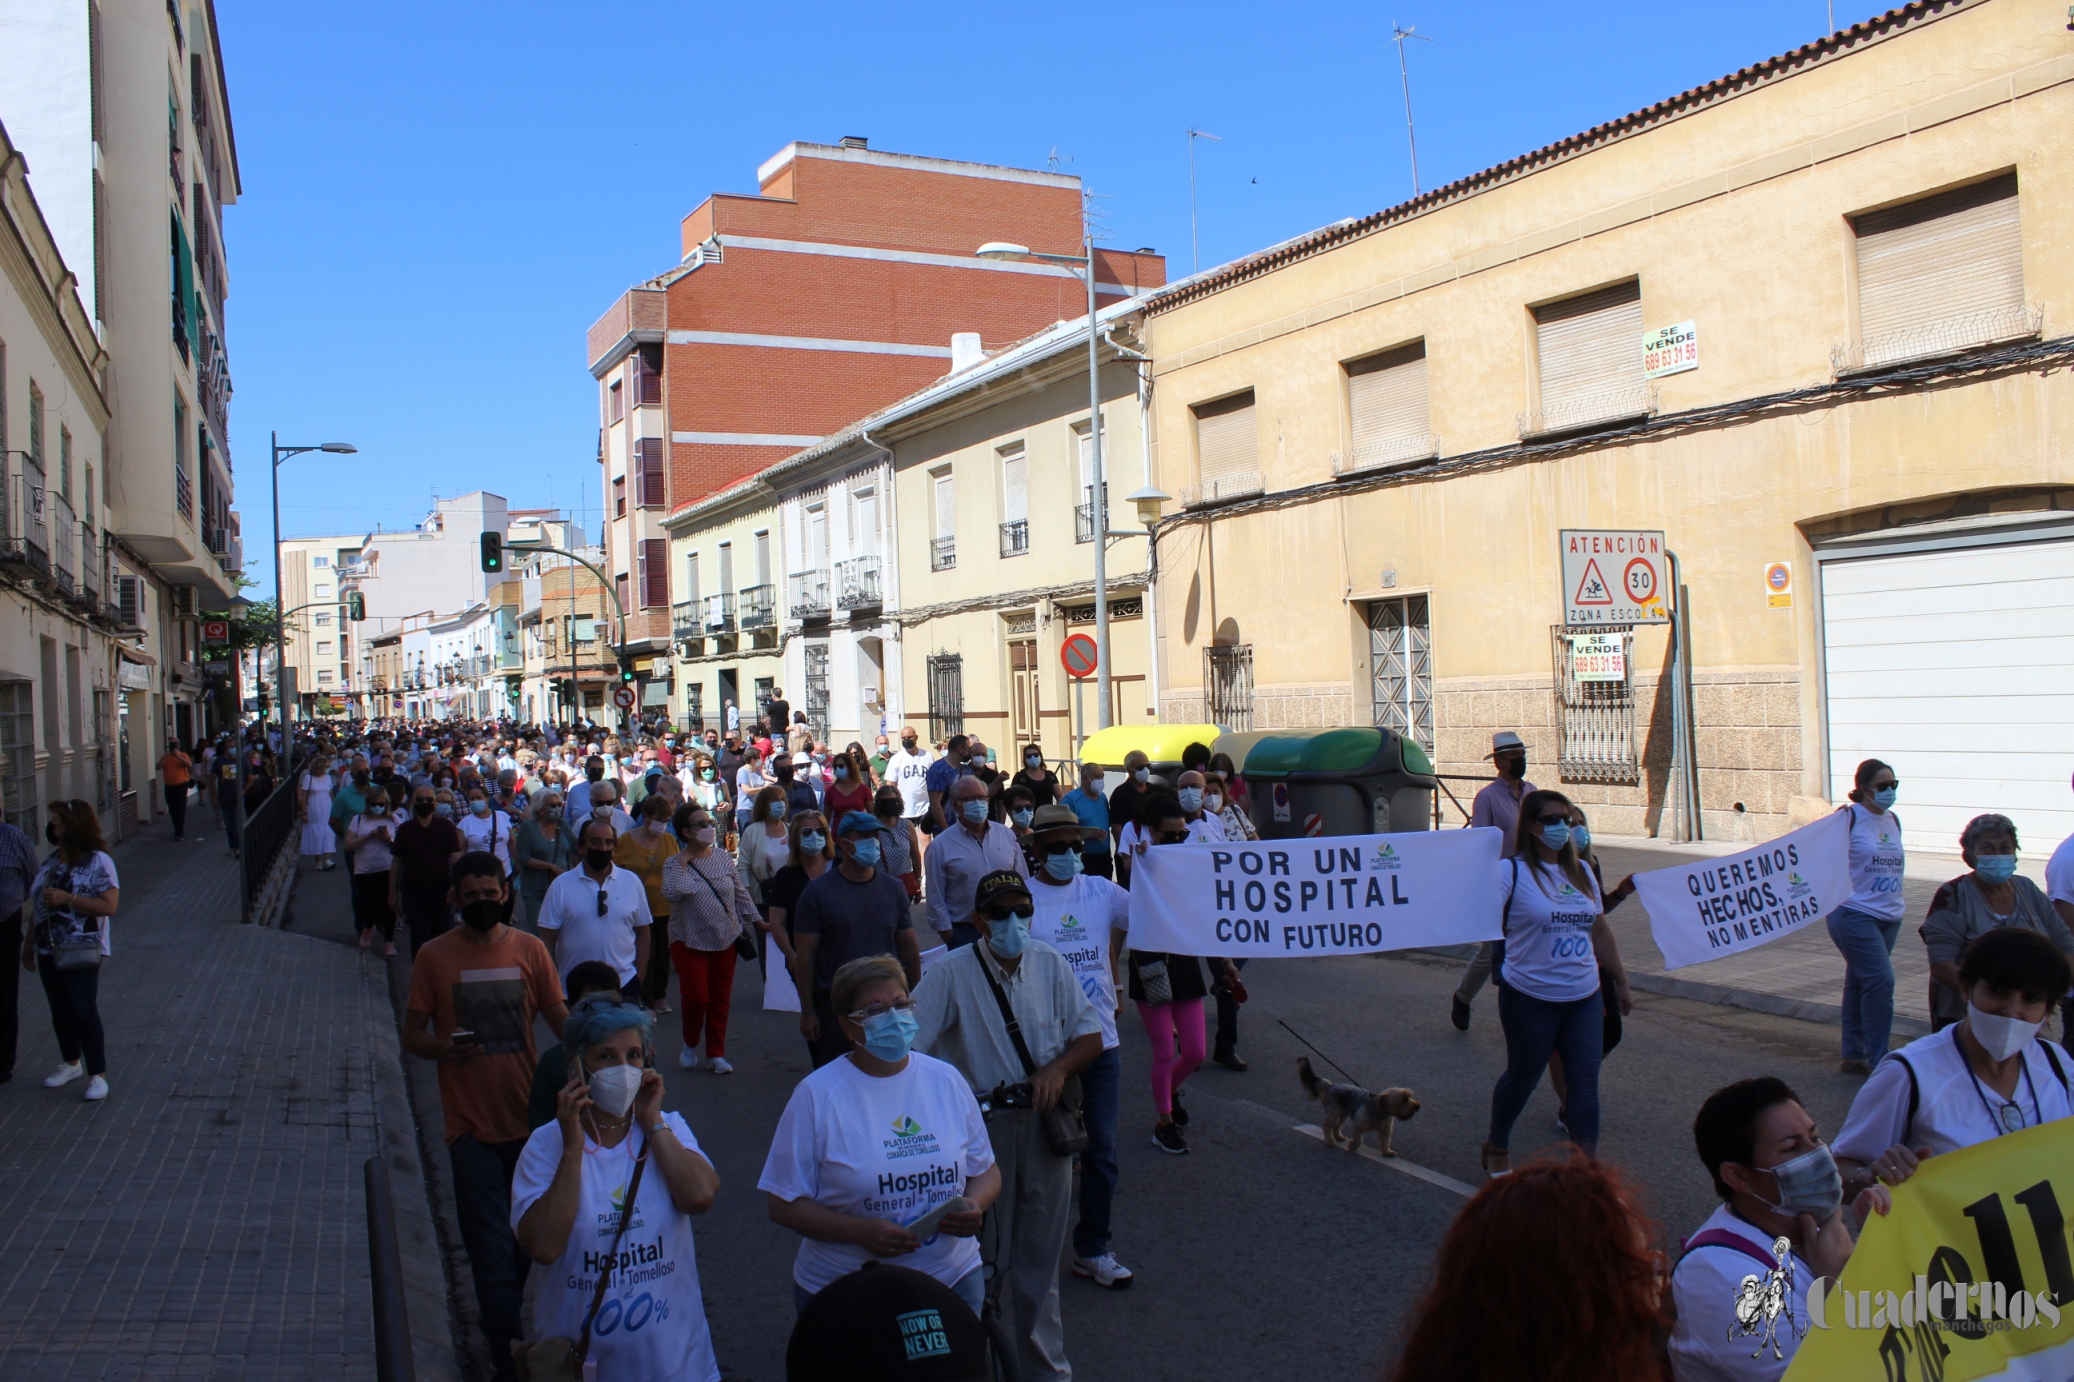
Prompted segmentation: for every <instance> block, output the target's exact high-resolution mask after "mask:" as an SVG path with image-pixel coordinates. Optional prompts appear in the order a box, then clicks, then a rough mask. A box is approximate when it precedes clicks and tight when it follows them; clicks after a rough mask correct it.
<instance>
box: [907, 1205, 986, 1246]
mask: <svg viewBox="0 0 2074 1382" xmlns="http://www.w3.org/2000/svg"><path fill="white" fill-rule="evenodd" d="M971 1208H972V1201H970V1200H968V1199H966V1198H965V1197H964V1196H963V1195H953V1196H951V1197H950V1198H949V1199H947V1200H945V1201H944V1202H943V1203H942V1204H939V1205H937V1206H936V1207H935V1208H934V1209H932V1210H930V1211H929V1212H928V1213H927V1214H924V1215H923V1216H922V1217H921V1218H919V1219H917V1220H915V1221H914V1222H913V1223H911V1224H909V1225H908V1226H907V1231H908V1232H909V1233H912V1234H913V1235H914V1236H915V1241H917V1242H921V1243H926V1242H928V1241H929V1240H930V1239H931V1238H934V1237H935V1236H936V1229H937V1226H938V1225H940V1224H941V1223H942V1222H943V1218H944V1216H945V1215H946V1214H962V1213H964V1212H965V1211H966V1210H969V1209H971Z"/></svg>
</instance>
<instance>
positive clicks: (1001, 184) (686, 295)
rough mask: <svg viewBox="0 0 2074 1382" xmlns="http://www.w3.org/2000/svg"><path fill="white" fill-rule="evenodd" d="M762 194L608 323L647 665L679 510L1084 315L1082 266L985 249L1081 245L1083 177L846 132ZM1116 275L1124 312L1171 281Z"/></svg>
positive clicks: (807, 151)
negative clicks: (1010, 244) (957, 361)
mask: <svg viewBox="0 0 2074 1382" xmlns="http://www.w3.org/2000/svg"><path fill="white" fill-rule="evenodd" d="M757 189H758V190H757V192H756V193H755V194H754V195H740V194H734V193H716V194H714V195H713V196H712V197H710V198H708V199H707V200H706V201H705V202H704V203H703V204H701V205H700V206H699V207H698V209H696V210H695V211H693V212H692V213H691V214H690V215H688V216H686V217H685V218H684V221H683V224H682V246H683V258H682V260H681V262H680V263H679V264H678V265H677V266H676V267H674V268H672V269H670V270H668V271H667V272H665V273H663V274H660V275H658V276H656V277H654V278H652V279H649V280H647V281H646V282H644V283H641V284H639V285H637V286H635V287H633V288H630V289H628V290H627V292H625V293H624V294H622V295H621V297H620V299H619V301H618V302H616V303H614V304H613V306H612V308H611V310H610V311H608V312H607V313H606V314H605V315H604V316H603V317H601V318H599V320H598V322H597V323H596V324H595V325H593V326H592V327H591V329H590V334H589V340H588V358H589V361H590V370H591V374H592V376H593V377H594V378H596V380H597V381H598V402H599V438H598V460H599V464H600V471H601V476H600V479H601V483H602V485H603V490H604V501H605V518H606V521H605V550H606V555H607V567H606V569H607V570H608V571H609V572H611V573H612V574H613V577H614V582H615V586H616V589H617V593H618V594H619V596H620V598H621V601H622V603H623V604H624V606H625V608H626V612H627V621H628V632H629V644H630V646H629V647H628V649H627V651H629V652H632V653H642V654H653V653H657V652H662V651H665V650H666V649H667V648H668V646H669V641H670V603H671V586H672V577H671V572H670V557H669V540H668V534H667V533H666V532H665V531H664V529H663V521H664V520H665V519H666V518H667V517H668V516H669V514H670V513H671V512H672V511H674V510H678V509H682V508H685V507H687V506H689V505H691V504H694V503H697V502H698V501H700V500H701V499H705V498H707V497H710V496H712V495H714V494H717V493H719V492H720V491H722V490H724V489H726V488H727V487H728V486H730V485H732V484H735V483H737V482H739V481H741V480H742V479H744V478H746V477H748V476H750V475H753V474H755V473H756V472H758V471H760V470H762V469H763V468H765V467H767V466H770V465H772V464H775V463H776V462H778V461H780V460H783V459H784V458H785V457H787V456H789V455H792V454H793V453H794V452H796V451H798V450H799V449H800V448H802V447H806V446H811V445H813V444H814V443H816V442H818V441H820V440H821V439H822V438H823V437H825V436H828V435H830V434H832V433H835V432H837V431H840V430H841V429H842V428H843V426H844V425H846V424H848V423H850V422H854V421H855V420H856V419H858V418H860V417H863V416H865V415H866V414H868V413H871V412H873V411H874V410H876V409H878V408H881V407H883V406H885V405H886V404H888V403H891V402H892V401H894V400H895V399H898V398H902V397H905V396H906V395H908V394H910V393H913V392H914V391H915V390H917V389H919V388H921V387H923V386H924V385H926V384H928V383H929V382H930V381H932V380H934V379H937V378H939V377H941V376H942V375H943V374H945V373H947V372H948V371H949V370H950V368H951V366H952V358H953V357H952V351H953V337H963V338H964V342H963V344H962V345H961V346H960V349H961V350H963V351H966V352H969V354H970V357H971V358H975V359H976V358H977V357H978V355H979V353H980V352H981V351H982V350H989V349H997V348H999V347H1002V346H1005V345H1008V344H1009V343H1011V342H1014V341H1016V340H1019V339H1021V338H1022V337H1024V336H1027V335H1028V334H1030V333H1031V332H1032V331H1034V330H1037V329H1039V328H1041V327H1044V326H1047V325H1049V324H1050V323H1052V322H1055V321H1058V320H1061V319H1063V318H1069V317H1075V316H1079V315H1082V314H1083V313H1084V312H1085V311H1086V305H1085V304H1086V298H1085V292H1086V290H1085V288H1084V287H1083V286H1082V284H1081V282H1080V279H1079V278H1078V277H1077V275H1075V274H1073V273H1072V272H1070V271H1069V270H1067V269H1064V268H1060V267H1056V266H1051V265H1043V264H1033V263H1012V262H1000V261H994V260H985V259H980V258H978V257H977V256H976V255H975V254H974V251H975V250H976V249H977V248H978V247H979V246H980V245H981V244H983V243H985V242H987V241H990V240H1009V241H1014V242H1017V243H1021V244H1026V245H1029V246H1031V247H1033V248H1035V249H1038V250H1042V251H1047V252H1052V253H1061V254H1068V253H1074V252H1076V251H1077V250H1078V247H1079V243H1080V235H1081V189H1080V179H1079V178H1077V177H1071V176H1067V175H1064V174H1059V173H1046V172H1036V171H1033V170H1030V169H1023V168H1002V167H995V166H993V165H989V164H980V163H957V162H951V161H948V160H943V159H934V158H920V157H915V156H912V155H907V154H893V153H883V152H880V151H878V150H874V149H870V148H867V147H866V145H865V141H864V140H862V139H845V140H844V141H842V143H841V144H840V145H826V144H804V143H795V144H789V145H787V146H786V147H785V148H784V149H782V150H780V151H779V152H778V154H777V155H776V156H774V157H773V158H771V159H770V160H769V161H768V162H766V163H765V164H764V165H763V166H762V167H761V168H759V169H758V170H757ZM1097 270H1098V271H1097V280H1096V281H1097V284H1098V286H1099V287H1100V288H1101V290H1102V291H1101V296H1100V300H1101V302H1102V303H1103V304H1105V305H1106V304H1107V303H1110V302H1114V301H1119V300H1121V299H1122V298H1124V297H1127V296H1130V295H1132V294H1134V293H1137V292H1140V291H1143V290H1145V289H1148V288H1153V287H1157V286H1159V285H1161V284H1163V283H1164V282H1165V280H1166V268H1165V261H1164V260H1163V259H1162V258H1160V256H1158V255H1156V254H1153V253H1152V252H1151V251H1149V250H1142V251H1137V252H1134V253H1133V252H1115V251H1108V250H1098V251H1097ZM780 574H783V573H780Z"/></svg>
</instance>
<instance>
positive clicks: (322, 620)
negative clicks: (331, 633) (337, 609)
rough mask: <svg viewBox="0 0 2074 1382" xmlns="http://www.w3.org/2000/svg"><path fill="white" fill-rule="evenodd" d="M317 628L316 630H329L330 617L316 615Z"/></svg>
mask: <svg viewBox="0 0 2074 1382" xmlns="http://www.w3.org/2000/svg"><path fill="white" fill-rule="evenodd" d="M317 627H318V628H320V629H328V628H330V627H331V616H330V615H328V614H320V615H318V616H317Z"/></svg>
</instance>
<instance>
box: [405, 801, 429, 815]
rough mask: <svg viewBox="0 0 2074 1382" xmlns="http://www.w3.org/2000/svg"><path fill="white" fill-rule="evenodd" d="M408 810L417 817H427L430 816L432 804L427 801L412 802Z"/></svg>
mask: <svg viewBox="0 0 2074 1382" xmlns="http://www.w3.org/2000/svg"><path fill="white" fill-rule="evenodd" d="M410 809H411V810H412V811H413V812H414V813H415V814H417V815H420V816H429V815H431V814H432V803H431V802H429V801H419V802H413V803H411V808H410Z"/></svg>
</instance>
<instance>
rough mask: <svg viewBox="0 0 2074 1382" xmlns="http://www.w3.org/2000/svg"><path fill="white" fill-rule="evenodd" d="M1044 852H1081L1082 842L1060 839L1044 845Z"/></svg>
mask: <svg viewBox="0 0 2074 1382" xmlns="http://www.w3.org/2000/svg"><path fill="white" fill-rule="evenodd" d="M1044 852H1045V853H1046V854H1078V853H1080V842H1079V841H1078V840H1060V841H1057V842H1055V843H1052V844H1047V845H1046V846H1045V847H1044Z"/></svg>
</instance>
